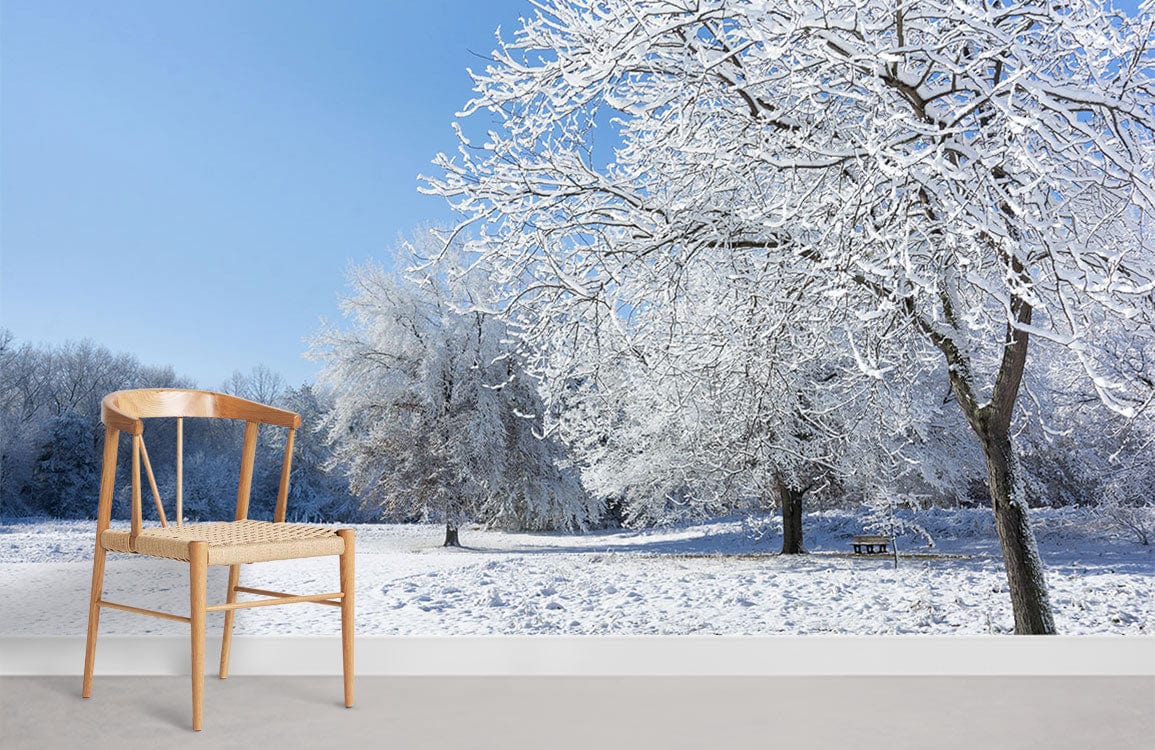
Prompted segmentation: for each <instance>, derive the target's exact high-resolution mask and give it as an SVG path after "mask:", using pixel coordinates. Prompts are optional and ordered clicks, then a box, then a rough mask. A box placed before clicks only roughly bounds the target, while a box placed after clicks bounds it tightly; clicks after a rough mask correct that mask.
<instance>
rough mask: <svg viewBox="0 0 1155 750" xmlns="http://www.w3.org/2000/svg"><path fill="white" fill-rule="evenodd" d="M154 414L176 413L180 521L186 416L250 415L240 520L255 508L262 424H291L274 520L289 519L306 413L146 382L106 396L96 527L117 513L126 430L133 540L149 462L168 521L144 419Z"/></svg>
mask: <svg viewBox="0 0 1155 750" xmlns="http://www.w3.org/2000/svg"><path fill="white" fill-rule="evenodd" d="M154 417H170V418H171V417H175V418H176V523H177V525H178V526H179V525H180V524H181V523H182V519H183V514H184V509H183V494H184V476H183V474H184V455H183V453H184V419H185V417H207V418H218V419H242V420H244V421H245V438H244V446H243V448H242V449H241V475H240V483H239V484H238V486H237V508H236V516H235V518H236V520H238V521H240V520H243V519H245V518H247V517H248V514H249V494H250V491H251V489H252V482H253V462H254V460H255V458H256V451H257V431H258V429H259V427H260V425H262V424H268V425H276V426H279V427H286V428H288V431H289V432H288V437H287V439H286V440H285V455H284V459H283V460H282V462H281V482H280V486H279V487H278V488H277V505H276V510H275V511H274V514H273V520H274V521H277V522H281V521H284V520H285V513H286V505H287V502H288V495H289V474H290V472H291V469H292V460H293V443H294V437H295V434H296V430H297V428H298V427H300V426H301V416H300V415H299V414H295V413H293V412H291V411H286V410H284V409H276V408H274V407H272V406H266V405H265V404H260V403H257V402H256V401H249V400H247V399H243V398H238V397H237V396H230V395H229V394H227V393H213V392H212V391H197V390H191V389H185V388H142V389H137V390H129V391H116V392H114V393H110V394H108V395H107V396H105V397H104V399H103V400H102V401H101V403H100V420H101V421H102V422H103V423H104V428H105V432H104V465H103V467H102V471H101V478H100V502H99V507H98V511H97V516H96V518H97V521H96V533H97V536H98V538H99V535H100V534H101V533H102V532H103V531H104V530H105V529H107V528H108V526H109V523H110V522H111V519H112V496H113V492H114V489H115V483H116V457H117V449H118V444H119V441H120V433H121V432H127V433H128V434H130V435H132V532H131V535H130V545H131V546H135V542H136V537H137V536H138V535H139V534H140V531H141V527H142V525H143V523H142V510H141V494H142V493H141V476H140V468H141V464H142V463H143V465H144V469H145V471H146V472H148V481H149V485H150V486H151V489H152V494H153V498H154V499H155V501H156V510H157V515H158V516H159V518H160V522H161V525H162V526H168V519H167V518H166V516H165V512H164V504H163V503H162V502H161V499H160V492H159V490H158V489H157V484H156V477H155V476H154V475H153V473H152V464H151V462H150V461H149V458H148V449H147V448H146V447H145V444H144V422H143V421H142V420H144V419H151V418H154Z"/></svg>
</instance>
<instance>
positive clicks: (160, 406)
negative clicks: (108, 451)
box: [100, 388, 301, 435]
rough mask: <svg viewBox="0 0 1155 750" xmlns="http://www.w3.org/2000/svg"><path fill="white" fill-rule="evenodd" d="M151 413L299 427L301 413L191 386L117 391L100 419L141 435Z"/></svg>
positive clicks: (109, 397)
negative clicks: (145, 421)
mask: <svg viewBox="0 0 1155 750" xmlns="http://www.w3.org/2000/svg"><path fill="white" fill-rule="evenodd" d="M150 417H216V418H221V419H243V420H245V421H246V422H259V423H262V424H273V425H280V426H281V427H291V428H294V429H295V428H297V427H300V426H301V416H300V415H299V414H294V413H293V412H291V411H285V410H284V409H274V408H273V407H271V406H265V405H264V404H259V403H257V402H256V401H249V400H247V399H243V398H238V397H237V396H230V395H228V394H227V393H213V392H212V391H194V390H190V389H187V388H140V389H137V390H133V391H116V392H115V393H110V394H108V395H107V396H105V397H104V400H103V401H101V402H100V421H102V422H104V424H105V426H108V427H115V428H116V429H117V430H119V431H121V432H127V433H130V434H133V435H139V434H141V433H142V432H143V431H144V424H143V423H142V422H141V421H140V420H141V419H148V418H150Z"/></svg>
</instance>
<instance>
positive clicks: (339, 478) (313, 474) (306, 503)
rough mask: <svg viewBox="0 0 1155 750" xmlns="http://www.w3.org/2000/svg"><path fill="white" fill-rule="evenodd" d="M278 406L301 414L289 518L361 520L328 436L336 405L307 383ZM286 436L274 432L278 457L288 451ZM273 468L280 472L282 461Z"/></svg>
mask: <svg viewBox="0 0 1155 750" xmlns="http://www.w3.org/2000/svg"><path fill="white" fill-rule="evenodd" d="M275 403H276V405H277V406H279V407H280V408H282V409H288V410H289V411H292V412H296V413H297V414H300V415H301V429H300V430H298V431H297V437H296V440H295V441H294V443H293V468H292V473H291V475H290V477H289V503H288V512H289V515H290V516H291V517H292V518H294V519H298V520H306V521H317V520H340V521H345V522H348V521H355V520H359V519H360V518H361V511H360V508H359V507H358V503H357V501H356V498H354V497H353V496H352V495H351V494H350V493H349V483H348V481H347V480H346V478H345V476H344V474H343V472H342V471H341V470H340V468H339V467H337V466H334V465H333V464H334V460H333V450H332V448H331V446H330V445H329V444H328V440H327V437H326V434H325V418H326V415H327V414H328V412H329V409H331V408H332V405H331V404H330V403H328V399H327V398H326V395H325V394H324V393H318V389H317V388H315V387H314V386H312V385H309V384H306V385H302V386H300V387H298V388H290V389H288V390H287V391H285V393H284V394H283V395H282V396H281V398H279V399H278V400H277V401H276V402H275ZM284 436H285V432H284V430H279V431H276V432H274V438H275V439H274V441H273V445H272V446H271V447H272V449H273V451H274V452H275V453H276V454H277V455H278V456H280V455H283V452H284V443H283V441H284V439H285V437H284ZM271 465H274V466H276V467H277V468H278V470H279V467H280V462H279V460H278V461H276V462H272V464H271ZM277 479H278V481H279V477H278V478H277ZM270 486H271V487H275V486H276V485H270Z"/></svg>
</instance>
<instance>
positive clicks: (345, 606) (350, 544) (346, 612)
mask: <svg viewBox="0 0 1155 750" xmlns="http://www.w3.org/2000/svg"><path fill="white" fill-rule="evenodd" d="M337 535H338V536H340V537H341V538H342V539H344V540H345V551H344V552H343V553H341V562H340V572H341V593H342V594H343V596H342V597H341V669H342V672H343V673H344V676H345V708H352V707H353V611H354V610H353V599H354V596H353V567H354V555H355V554H356V551H355V549H354V546H355V545H354V539H353V536H354V535H353V529H340V530H339V531H338V532H337Z"/></svg>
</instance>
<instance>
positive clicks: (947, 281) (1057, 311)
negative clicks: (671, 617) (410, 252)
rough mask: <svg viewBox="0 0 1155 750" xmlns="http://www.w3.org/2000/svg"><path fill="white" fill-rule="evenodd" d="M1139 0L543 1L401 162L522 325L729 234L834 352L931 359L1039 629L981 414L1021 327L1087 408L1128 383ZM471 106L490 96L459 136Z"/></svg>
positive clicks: (1011, 410)
mask: <svg viewBox="0 0 1155 750" xmlns="http://www.w3.org/2000/svg"><path fill="white" fill-rule="evenodd" d="M1151 10H1152V6H1151V3H1150V2H1146V3H1144V6H1143V13H1142V14H1141V15H1140V16H1139V17H1134V18H1133V17H1128V16H1127V15H1125V14H1122V13H1115V12H1111V11H1107V10H1105V9H1104V8H1103V7H1102V6H1101V5H1099V4H1098V3H1097V2H1095V1H1094V0H1070V1H1069V2H1065V3H1062V4H1060V5H1056V4H1054V3H1051V2H1047V1H1046V0H1026V1H1024V2H1006V3H991V2H980V1H979V0H926V1H925V2H918V3H914V2H910V1H909V0H906V1H905V2H903V1H902V0H783V1H782V2H778V3H773V4H762V3H745V2H735V1H734V0H705V1H703V0H634V1H633V2H625V1H624V0H623V1H617V0H611V1H610V2H603V1H602V0H553V1H550V0H544V1H543V2H542V3H540V4H539V5H538V6H537V10H536V11H535V12H534V14H533V15H532V16H531V17H528V18H526V19H523V21H522V24H521V28H519V29H518V30H516V31H515V33H514V34H513V36H512V37H511V38H509V39H499V48H498V50H496V51H495V52H494V53H493V56H492V58H493V59H492V61H491V63H490V64H489V65H488V66H487V67H486V69H485V70H484V71H482V72H479V73H475V74H474V80H475V89H476V92H477V94H476V97H475V98H474V99H473V100H472V101H471V102H470V103H469V104H468V105H467V106H466V107H465V108H464V110H463V112H462V113H461V115H462V118H463V119H464V120H465V122H464V123H463V124H462V125H461V126H459V127H458V133H459V134H460V136H461V140H462V143H461V148H460V150H459V157H458V158H449V157H446V156H442V157H439V158H438V160H437V164H438V166H439V168H440V170H441V172H440V174H439V175H437V176H435V177H433V178H431V179H429V181H428V183H427V188H426V189H427V190H428V191H430V192H433V193H437V194H440V195H443V196H445V197H446V198H448V199H449V200H450V201H451V203H453V205H454V206H455V207H456V208H457V209H459V210H461V211H462V212H464V213H465V214H467V216H468V217H469V218H468V219H467V221H475V222H478V223H479V224H480V225H481V228H480V229H479V230H478V232H477V237H478V240H477V244H476V247H478V248H481V249H484V250H485V251H486V252H487V253H488V255H487V257H488V258H489V259H490V262H491V263H492V264H493V266H494V268H495V270H496V271H497V280H498V281H500V282H501V283H502V284H503V286H504V289H505V294H506V296H505V300H506V302H508V303H510V306H511V307H514V309H517V308H518V305H520V306H521V309H526V308H527V306H532V309H533V313H532V315H529V316H527V317H525V318H524V319H521V320H519V321H518V323H519V325H521V326H523V327H524V328H525V331H526V335H527V337H528V338H530V339H531V340H538V341H542V340H553V341H565V340H572V339H574V338H578V337H594V338H597V337H598V335H599V333H600V332H602V331H606V330H612V329H615V328H618V329H620V328H627V329H628V328H629V326H630V325H631V320H630V316H631V314H632V313H633V311H635V310H646V309H652V308H658V309H667V310H668V309H671V308H672V307H673V306H672V304H671V303H672V301H674V300H676V299H677V298H678V297H679V295H680V294H681V293H682V289H683V285H684V283H685V280H686V279H690V278H693V277H694V276H695V275H696V274H697V273H698V269H699V262H700V261H701V260H702V259H703V258H705V259H707V262H712V261H711V260H710V259H712V258H713V257H714V254H715V253H716V251H719V250H721V251H723V252H725V253H728V254H729V255H730V256H733V257H738V256H742V255H746V254H749V253H752V252H754V253H758V254H761V255H764V256H766V257H767V258H768V259H770V260H772V261H773V263H772V266H773V268H774V269H775V271H776V272H777V276H776V277H773V278H767V281H770V282H772V286H771V287H769V288H770V289H771V290H772V291H773V293H774V294H775V295H778V296H782V295H794V296H795V298H796V299H798V300H799V301H800V302H801V303H802V304H800V305H797V306H791V309H792V310H794V311H798V310H803V311H805V314H807V315H812V314H814V313H815V311H823V312H824V313H825V314H826V315H827V318H828V325H827V328H828V329H830V330H833V329H835V328H836V327H837V326H838V324H840V323H841V324H844V325H845V327H846V330H847V331H848V335H849V337H850V343H851V344H852V347H851V350H850V351H851V353H852V354H853V356H854V358H855V360H856V364H857V366H858V368H859V369H860V371H862V372H863V373H865V374H867V375H869V376H871V377H874V378H878V379H892V380H895V381H897V382H899V383H903V382H917V381H918V380H920V378H919V377H917V376H918V375H919V374H920V373H921V374H925V373H932V372H934V371H938V372H942V371H943V370H945V371H946V373H947V377H948V379H949V383H950V388H951V393H952V397H953V400H954V402H955V403H956V404H957V406H958V407H959V409H960V410H961V413H962V415H963V416H964V417H965V419H966V422H967V424H968V425H969V427H970V430H971V432H972V434H973V436H974V437H975V438H976V440H977V442H978V444H979V446H980V447H981V448H982V451H983V454H984V457H985V461H986V465H987V481H988V487H989V490H990V495H991V499H992V504H993V507H994V513H995V522H996V528H997V529H998V533H999V538H1000V541H1001V543H1002V549H1003V556H1004V560H1005V563H1006V571H1007V577H1008V583H1009V589H1010V592H1011V599H1012V603H1013V605H1014V613H1015V628H1016V632H1019V633H1052V632H1054V622H1053V617H1052V614H1051V608H1050V605H1049V602H1048V597H1047V588H1046V583H1045V575H1044V570H1043V565H1042V562H1041V560H1040V558H1039V554H1038V551H1037V548H1036V545H1035V540H1034V536H1033V534H1032V532H1031V528H1030V523H1029V519H1028V511H1027V503H1026V497H1025V493H1024V488H1023V476H1022V472H1021V471H1020V468H1019V461H1018V458H1017V455H1016V451H1015V448H1014V445H1013V441H1012V436H1011V435H1012V434H1011V426H1012V423H1013V422H1014V420H1015V418H1016V402H1017V400H1018V395H1019V390H1020V385H1021V383H1022V379H1023V376H1024V372H1025V371H1026V369H1027V364H1028V353H1029V352H1030V351H1031V348H1032V347H1031V344H1032V342H1036V341H1042V342H1044V343H1046V344H1049V345H1052V346H1057V347H1062V348H1063V349H1064V350H1065V351H1066V352H1067V354H1068V357H1069V360H1070V362H1071V364H1072V366H1074V367H1077V368H1080V369H1081V370H1082V371H1083V372H1084V373H1085V375H1086V376H1087V377H1088V378H1089V382H1090V383H1091V384H1092V385H1093V387H1094V389H1095V391H1096V393H1097V395H1098V397H1099V398H1100V399H1101V401H1102V402H1103V403H1104V404H1105V405H1106V406H1107V407H1108V408H1110V409H1112V410H1114V411H1115V412H1117V413H1119V414H1121V415H1124V416H1127V417H1133V416H1135V415H1137V414H1140V413H1141V412H1142V410H1143V408H1144V406H1145V404H1147V403H1148V402H1149V399H1150V388H1149V384H1144V382H1143V380H1142V378H1135V377H1131V375H1132V374H1133V373H1130V372H1128V370H1127V368H1125V367H1120V366H1118V363H1119V362H1120V357H1119V353H1118V352H1117V351H1113V350H1112V349H1111V348H1110V347H1105V346H1103V341H1102V339H1101V338H1100V337H1099V335H1098V334H1099V333H1100V331H1101V330H1103V328H1104V324H1105V323H1106V322H1108V321H1109V322H1110V326H1109V327H1110V328H1111V329H1112V330H1115V331H1122V332H1123V334H1124V339H1128V338H1132V337H1138V338H1142V337H1150V336H1151V332H1152V322H1153V320H1152V319H1153V316H1155V313H1153V311H1155V304H1153V300H1152V294H1153V289H1155V270H1153V263H1152V258H1153V255H1155V252H1153V241H1152V237H1151V227H1150V212H1151V209H1152V204H1153V202H1155V188H1152V185H1153V184H1155V182H1153V180H1152V176H1153V163H1155V147H1153V146H1155V144H1153V140H1152V135H1153V129H1155V111H1153V104H1152V102H1153V101H1155V97H1153V96H1152V94H1153V93H1155V83H1153V80H1152V70H1153V67H1155V66H1153V59H1155V54H1153V52H1152V44H1151V42H1152V28H1153V23H1155V21H1153V19H1152V13H1151ZM475 113H477V114H478V118H479V119H480V118H481V117H482V116H484V117H487V118H495V119H496V120H497V123H498V124H497V125H495V126H493V129H492V130H489V131H488V132H487V133H485V134H484V135H483V136H481V137H480V138H477V137H475V138H474V139H473V140H471V139H470V135H471V131H470V128H472V127H473V125H472V123H473V120H471V119H470V116H471V115H474V114H475ZM600 132H606V133H608V137H607V138H604V139H602V140H600V141H599V140H596V138H595V136H596V135H597V134H598V133H600ZM515 302H516V303H518V305H515V304H514V303H515ZM668 332H669V334H671V335H670V336H669V338H668V346H670V347H677V346H681V343H680V339H679V337H678V335H677V333H678V332H677V330H676V329H674V328H670V329H668ZM833 343H834V344H836V345H838V346H841V343H842V342H839V341H835V342H833ZM657 348H658V347H656V346H651V347H650V348H649V350H648V351H650V352H653V351H655V350H656V349H657ZM799 354H800V353H799V352H797V351H784V352H783V356H786V357H792V356H798V355H799ZM1123 359H1124V360H1126V359H1127V358H1126V357H1123ZM558 374H562V375H564V373H558Z"/></svg>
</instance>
